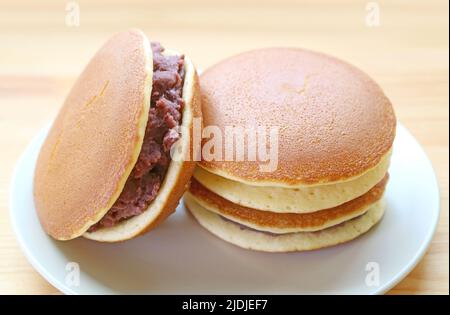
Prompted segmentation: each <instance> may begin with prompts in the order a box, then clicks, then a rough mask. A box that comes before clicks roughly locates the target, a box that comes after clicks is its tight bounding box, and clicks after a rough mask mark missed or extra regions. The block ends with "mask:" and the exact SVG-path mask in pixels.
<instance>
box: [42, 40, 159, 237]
mask: <svg viewBox="0 0 450 315" xmlns="http://www.w3.org/2000/svg"><path fill="white" fill-rule="evenodd" d="M149 54H150V55H149ZM152 63H153V61H152V57H151V51H150V46H149V42H148V40H147V38H146V37H145V35H144V34H143V33H141V32H139V31H127V32H123V33H120V34H118V35H115V36H114V37H113V38H112V39H110V40H109V41H108V42H107V43H106V44H105V45H104V46H103V47H102V48H101V49H100V50H99V51H98V52H97V54H96V55H95V56H94V57H93V59H92V60H91V61H90V62H89V64H88V65H87V67H86V68H85V69H84V71H83V73H82V74H81V75H80V77H79V78H78V80H77V81H76V83H75V85H74V86H73V88H72V89H71V91H70V93H69V95H68V96H67V98H66V100H65V102H64V105H63V107H62V108H61V110H60V112H59V114H58V116H57V118H56V120H55V122H54V124H53V126H52V128H51V130H50V132H49V134H48V137H47V139H46V140H45V142H44V144H43V146H42V149H41V152H40V155H39V158H38V161H37V165H36V172H35V178H34V195H35V204H36V209H37V212H38V215H39V219H40V221H41V223H42V225H43V227H44V229H45V230H46V231H47V233H49V234H50V235H52V236H53V237H55V238H57V239H70V238H73V237H76V236H79V235H81V234H82V233H83V232H84V231H85V230H86V229H87V228H88V227H89V226H90V225H92V224H93V223H95V222H96V221H98V220H99V219H100V218H101V217H102V216H103V215H104V213H105V212H106V211H107V210H108V209H109V208H110V207H111V205H112V203H113V202H114V201H115V199H116V198H117V197H118V194H119V193H120V192H121V191H122V189H123V185H124V183H125V180H126V179H127V177H128V176H129V173H130V171H131V169H132V168H133V166H134V163H135V162H136V159H137V155H138V154H139V152H140V148H141V145H142V138H143V135H144V130H145V126H146V123H147V116H148V110H149V106H150V105H149V95H150V88H151V76H152V72H151V71H152V69H151V65H152ZM149 66H150V67H149ZM147 101H148V104H147Z"/></svg>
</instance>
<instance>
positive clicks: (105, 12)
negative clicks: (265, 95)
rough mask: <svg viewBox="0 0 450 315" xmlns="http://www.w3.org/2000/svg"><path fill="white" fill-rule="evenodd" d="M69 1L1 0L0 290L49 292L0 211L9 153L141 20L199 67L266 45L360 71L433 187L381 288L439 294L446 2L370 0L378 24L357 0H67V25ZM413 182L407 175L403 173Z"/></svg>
mask: <svg viewBox="0 0 450 315" xmlns="http://www.w3.org/2000/svg"><path fill="white" fill-rule="evenodd" d="M67 3H69V1H63V0H60V1H49V0H41V1H31V0H29V1H21V0H14V1H12V0H11V1H6V0H0V150H1V151H0V152H1V153H0V293H26V294H28V293H30V294H52V293H57V290H56V289H55V288H53V287H52V286H51V285H49V284H48V283H47V282H46V281H45V280H44V279H43V278H42V277H41V276H40V275H39V274H38V273H37V272H35V271H34V270H33V268H32V267H31V266H30V264H29V263H28V262H27V261H26V259H25V257H24V256H23V254H22V253H21V251H20V250H19V247H18V245H17V243H16V240H15V238H14V235H13V233H12V230H11V227H10V221H9V214H8V192H9V183H10V178H11V174H12V170H13V167H14V164H15V162H16V160H17V159H18V157H19V155H20V154H21V152H22V151H23V150H24V148H25V146H26V145H27V143H28V142H29V141H30V140H31V139H32V138H33V136H34V135H35V134H36V133H37V132H38V131H39V130H40V129H41V128H42V127H43V126H44V125H45V124H47V123H48V122H49V121H50V120H51V119H52V118H53V117H54V115H55V113H56V112H57V110H58V107H59V106H60V104H61V102H62V101H63V99H64V96H65V94H66V93H67V91H68V89H69V88H70V86H71V84H72V83H73V81H74V79H75V77H76V75H77V74H78V73H79V72H80V71H81V70H82V68H83V66H84V65H85V64H86V63H87V61H88V60H89V58H90V56H92V55H93V53H94V52H95V51H96V49H97V48H99V46H100V45H101V44H102V43H103V41H105V40H106V39H107V38H108V37H109V36H110V35H111V34H113V33H114V32H116V31H119V30H124V29H127V28H129V27H139V28H142V29H143V30H144V31H145V32H146V33H147V34H148V35H149V37H150V38H154V39H157V40H160V41H161V42H163V44H164V45H165V46H166V47H173V48H176V49H177V50H180V51H184V52H185V53H186V54H188V55H190V56H191V58H192V59H193V60H194V61H195V62H196V64H197V66H198V67H200V68H203V69H204V68H207V67H208V66H210V65H212V64H213V63H215V62H217V61H219V60H221V59H222V58H224V57H227V56H230V55H233V54H236V53H238V52H241V51H245V50H249V49H253V48H258V47H267V46H296V47H305V48H310V49H314V50H319V51H323V52H327V53H329V54H332V55H335V56H337V57H340V58H343V59H345V60H347V61H350V62H351V63H353V64H355V65H356V66H358V67H360V68H362V69H363V70H365V71H366V72H368V73H369V74H370V75H371V76H372V77H373V78H374V79H375V80H376V81H377V82H379V83H380V85H381V86H382V87H383V88H384V90H385V92H386V94H387V95H388V96H389V97H390V99H391V101H392V103H393V104H394V106H395V110H396V113H397V116H398V118H399V120H400V121H401V122H402V123H403V124H405V125H406V127H408V128H409V129H410V130H411V132H412V133H413V134H414V135H415V136H416V137H417V139H418V140H419V141H420V143H421V144H422V145H423V146H424V148H425V150H426V152H427V153H428V155H429V157H430V159H431V160H432V162H433V165H434V168H435V170H436V174H437V176H438V179H439V185H440V189H441V217H440V224H439V228H438V230H437V233H436V235H435V237H434V240H433V243H432V245H431V247H430V249H429V251H428V253H427V254H426V256H425V257H424V259H423V260H422V262H421V263H420V264H419V265H418V266H417V267H416V268H415V270H414V271H413V272H412V273H411V274H410V275H409V276H408V277H407V278H406V279H404V280H403V281H402V282H401V283H400V284H399V285H397V286H396V287H395V288H394V289H393V290H392V291H391V292H390V293H394V294H395V293H446V294H448V292H449V273H448V271H449V259H448V258H449V255H448V249H449V244H448V241H449V234H448V222H449V217H448V212H449V202H448V200H449V199H448V190H449V187H448V172H449V138H448V132H449V109H448V105H449V89H448V83H449V82H448V75H449V72H448V69H449V67H448V54H449V51H448V35H449V34H448V33H449V29H448V23H449V17H448V9H449V8H448V2H447V1H446V0H443V1H414V0H409V1H392V0H391V1H376V3H377V4H378V5H379V8H380V25H379V26H378V27H369V26H367V24H366V15H367V12H366V5H367V3H368V2H367V1H333V0H319V1H292V0H291V1H289V0H279V1H275V0H274V1H266V0H258V1H243V0H233V1H231V0H222V1H214V0H203V1H184V0H178V1H162V0H161V1H149V0H146V1H139V2H136V3H134V2H133V1H124V2H123V3H121V2H119V1H87V0H86V1H77V2H76V3H78V4H79V7H80V25H79V26H78V27H69V26H67V25H66V11H65V10H66V4H67ZM411 180H414V178H411Z"/></svg>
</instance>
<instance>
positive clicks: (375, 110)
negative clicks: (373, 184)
mask: <svg viewBox="0 0 450 315" xmlns="http://www.w3.org/2000/svg"><path fill="white" fill-rule="evenodd" d="M200 83H201V91H202V103H203V115H204V125H205V126H217V127H218V128H219V129H220V130H222V134H225V132H224V130H225V128H226V127H227V126H241V127H244V128H245V127H246V126H264V127H265V128H266V129H269V128H271V127H274V128H278V130H279V136H278V154H277V156H278V163H277V167H276V169H275V171H273V172H264V171H261V169H260V166H261V165H263V164H267V161H261V159H259V160H258V159H257V160H256V161H248V159H247V160H245V161H242V162H239V163H236V162H235V161H224V160H223V159H222V160H220V161H218V160H212V161H208V160H206V159H203V160H202V161H201V162H200V165H201V166H202V167H203V168H205V169H207V170H209V171H210V172H211V173H214V174H217V175H220V176H222V177H225V178H228V179H231V180H233V181H238V182H242V183H244V184H247V185H259V186H281V187H298V186H304V185H311V184H314V185H315V184H325V183H335V182H342V181H346V180H349V179H351V178H354V177H356V176H360V175H362V174H364V173H365V172H367V171H368V170H370V169H372V168H374V167H375V166H376V165H378V164H379V163H380V161H381V160H382V159H383V157H384V156H386V154H387V153H388V151H389V150H390V148H391V146H392V142H393V139H394V136H395V126H396V119H395V115H394V111H393V109H392V105H391V103H390V101H389V100H388V98H387V97H386V96H385V95H384V93H383V91H382V90H381V88H380V87H379V86H378V85H377V84H376V83H375V82H374V81H373V80H372V79H371V78H370V77H369V76H367V75H366V74H365V73H363V72H362V71H360V70H358V69H357V68H355V67H353V66H351V65H349V64H348V63H346V62H343V61H341V60H338V59H335V58H333V57H330V56H327V55H324V54H320V53H315V52H311V51H307V50H301V49H294V48H269V49H261V50H254V51H250V52H246V53H242V54H240V55H237V56H234V57H231V58H229V59H226V60H224V61H222V62H219V63H218V64H216V65H214V66H212V67H211V68H209V69H208V70H206V71H205V72H204V73H203V74H202V76H201V80H200ZM268 143H269V141H266V143H258V144H257V145H258V147H259V146H262V148H264V149H267V148H268ZM246 149H247V148H244V152H246ZM266 151H269V150H266ZM208 188H209V187H208Z"/></svg>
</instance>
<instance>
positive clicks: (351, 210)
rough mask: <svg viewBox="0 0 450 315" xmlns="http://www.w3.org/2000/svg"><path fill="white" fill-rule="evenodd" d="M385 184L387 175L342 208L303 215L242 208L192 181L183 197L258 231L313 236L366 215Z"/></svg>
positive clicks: (340, 206)
mask: <svg viewBox="0 0 450 315" xmlns="http://www.w3.org/2000/svg"><path fill="white" fill-rule="evenodd" d="M387 180H388V175H386V176H385V178H383V179H382V180H381V181H380V182H379V183H378V184H376V185H375V186H374V187H373V188H372V189H370V190H369V191H368V192H367V193H365V194H364V195H362V196H360V197H358V198H355V199H353V200H350V201H348V202H346V203H344V204H342V205H339V206H337V207H334V208H329V209H325V210H320V211H316V212H312V213H303V214H299V213H274V212H269V211H261V210H257V209H252V208H248V207H243V206H240V205H237V204H234V203H232V202H230V201H228V200H226V199H224V198H222V197H220V196H219V195H217V194H215V193H213V192H211V191H210V190H208V189H207V188H205V187H204V186H203V185H201V184H200V183H199V182H198V181H196V180H195V179H193V180H192V182H191V185H190V188H189V191H188V192H186V194H189V196H190V198H192V199H193V200H195V201H196V202H197V203H198V204H199V205H200V206H202V207H203V208H205V209H207V210H209V211H212V212H214V213H217V214H219V215H221V216H222V217H225V218H227V219H229V220H231V221H234V222H237V223H239V224H242V225H245V226H248V227H250V228H253V229H255V230H258V231H266V232H271V233H276V234H283V233H293V232H312V231H318V230H323V229H326V228H329V227H331V226H334V225H338V224H340V223H342V222H344V221H348V220H350V219H353V218H355V217H357V216H360V215H362V214H363V213H365V212H366V211H367V210H368V209H369V208H370V207H371V206H372V205H373V204H374V203H375V202H378V201H379V200H380V199H381V198H382V196H383V193H384V189H385V187H386V183H387Z"/></svg>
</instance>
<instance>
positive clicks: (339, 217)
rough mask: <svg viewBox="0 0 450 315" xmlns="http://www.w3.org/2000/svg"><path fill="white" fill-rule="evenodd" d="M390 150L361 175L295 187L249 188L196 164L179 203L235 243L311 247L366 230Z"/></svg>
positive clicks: (376, 209)
mask: <svg viewBox="0 0 450 315" xmlns="http://www.w3.org/2000/svg"><path fill="white" fill-rule="evenodd" d="M388 162H389V154H387V155H386V156H385V157H384V158H383V159H382V161H381V162H380V163H379V164H378V165H377V166H376V167H374V168H373V169H371V170H369V171H367V172H366V173H365V174H363V175H361V176H358V177H356V178H353V179H351V180H346V181H343V182H338V183H331V184H323V185H322V184H321V185H313V186H299V187H295V188H287V187H275V186H251V185H247V184H244V183H242V182H238V181H233V180H230V179H227V178H225V177H221V176H219V175H216V174H213V173H211V172H209V171H207V170H205V169H203V168H201V167H197V169H196V171H195V173H194V178H193V179H192V182H191V185H190V188H189V190H188V192H187V193H186V194H185V198H184V202H185V205H186V206H187V208H188V209H189V210H190V212H191V213H192V214H193V216H194V217H195V218H196V219H197V220H198V221H199V223H200V224H201V225H202V226H203V227H204V228H206V229H207V230H209V231H210V232H212V233H213V234H215V235H216V236H218V237H220V238H222V239H224V240H226V241H228V242H231V243H233V244H235V245H238V246H241V247H244V248H248V249H254V250H261V251H269V252H288V251H304V250H313V249H318V248H322V247H328V246H332V245H336V244H339V243H343V242H346V241H349V240H351V239H354V238H356V237H358V236H359V235H361V234H363V233H365V232H367V231H368V230H369V229H370V228H371V227H372V226H374V225H375V224H376V223H377V222H378V221H379V220H380V219H381V217H382V216H383V213H384V201H383V194H384V191H385V187H386V184H387V181H388V174H387V172H386V171H387V167H388V164H389V163H388Z"/></svg>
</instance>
